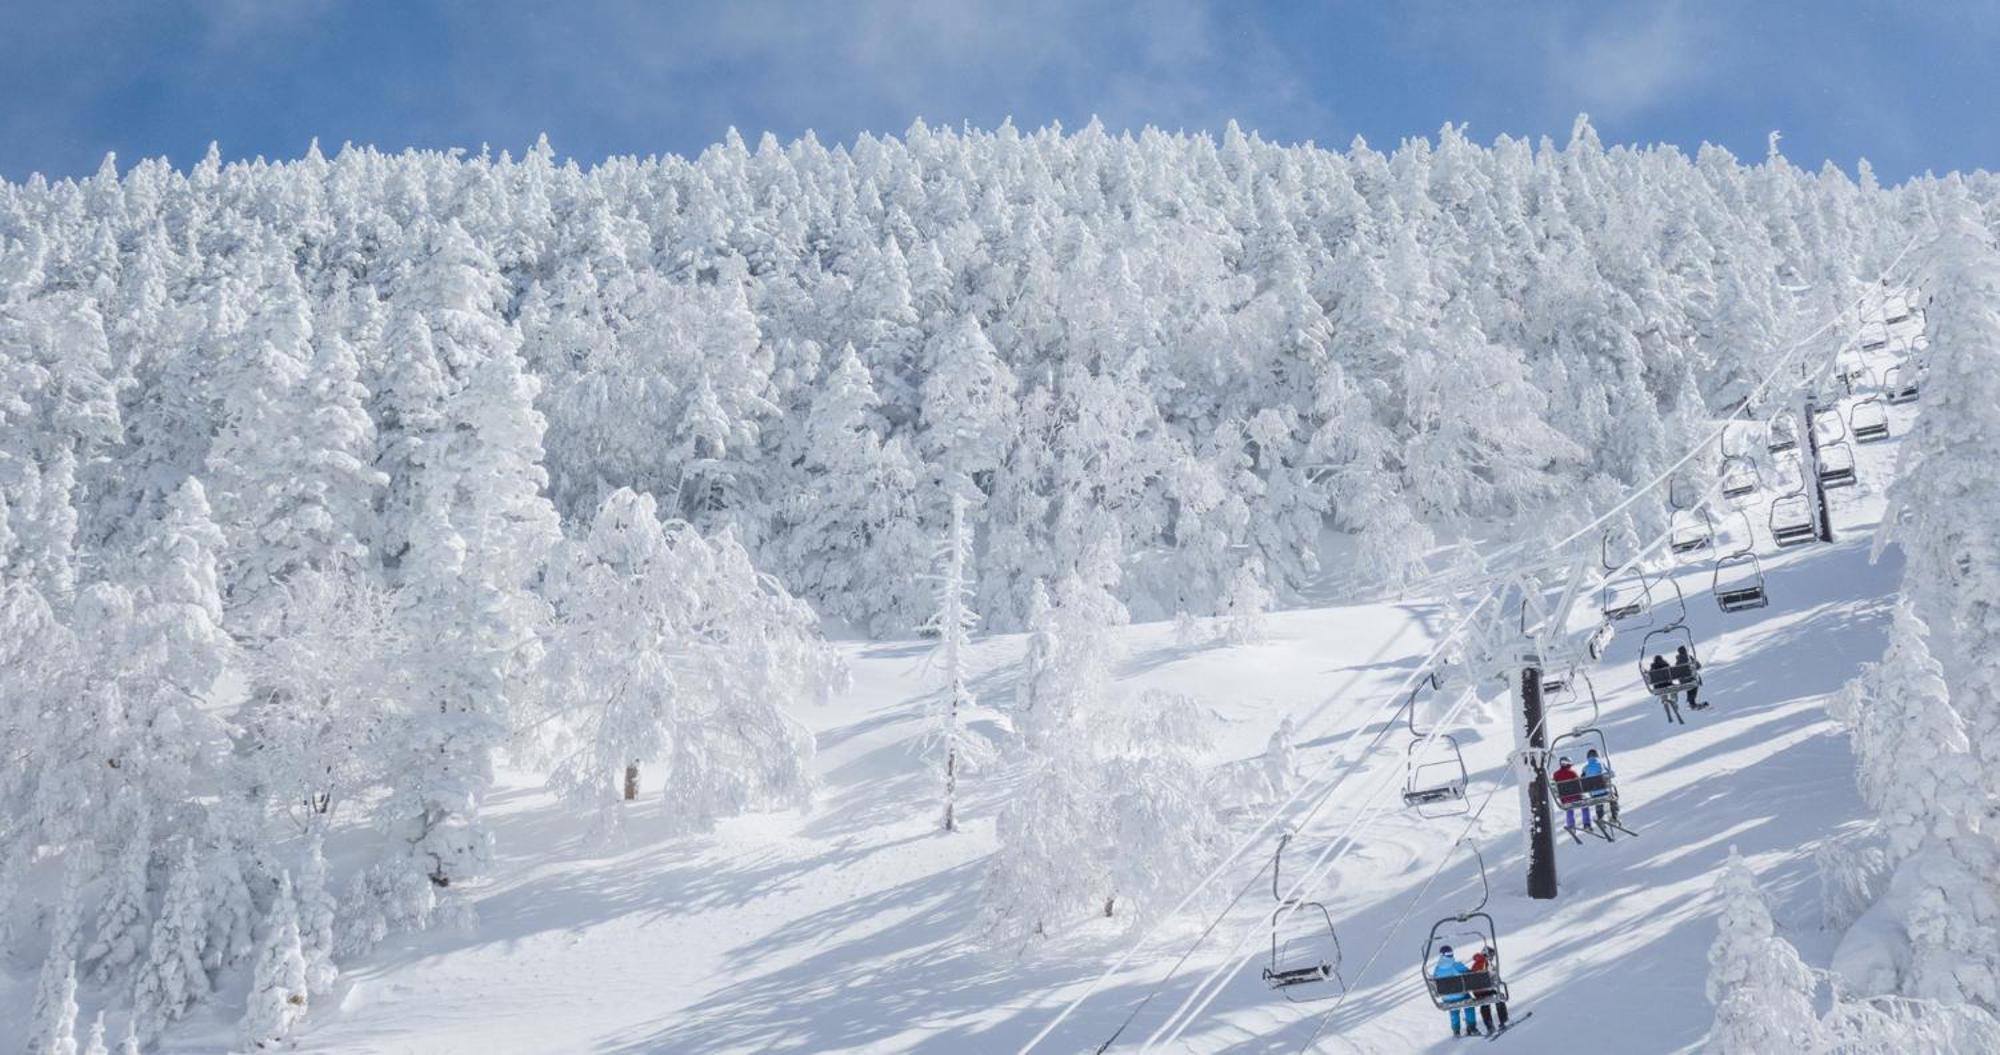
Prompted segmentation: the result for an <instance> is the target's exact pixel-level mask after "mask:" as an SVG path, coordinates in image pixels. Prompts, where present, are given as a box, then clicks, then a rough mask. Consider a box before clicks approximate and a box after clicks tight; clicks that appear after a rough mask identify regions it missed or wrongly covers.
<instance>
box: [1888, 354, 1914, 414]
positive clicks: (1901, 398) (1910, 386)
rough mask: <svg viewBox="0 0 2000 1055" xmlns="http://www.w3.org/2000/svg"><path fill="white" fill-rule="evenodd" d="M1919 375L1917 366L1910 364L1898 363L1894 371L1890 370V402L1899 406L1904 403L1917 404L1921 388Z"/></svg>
mask: <svg viewBox="0 0 2000 1055" xmlns="http://www.w3.org/2000/svg"><path fill="white" fill-rule="evenodd" d="M1918 373H1919V371H1918V369H1917V367H1916V365H1915V364H1914V363H1908V362H1905V363H1898V364H1897V365H1896V367H1895V368H1894V369H1892V370H1890V371H1889V380H1888V384H1887V389H1888V393H1889V402H1891V403H1894V404H1897V405H1898V406H1900V405H1902V404H1904V403H1914V402H1916V401H1917V389H1918V386H1919V381H1918Z"/></svg>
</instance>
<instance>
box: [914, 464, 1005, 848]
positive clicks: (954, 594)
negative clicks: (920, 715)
mask: <svg viewBox="0 0 2000 1055" xmlns="http://www.w3.org/2000/svg"><path fill="white" fill-rule="evenodd" d="M965 501H966V500H965V496H964V495H963V494H956V493H955V494H953V495H952V496H951V519H950V521H949V523H948V525H947V527H946V528H945V535H944V538H943V539H942V540H941V541H940V542H939V543H938V545H937V549H936V551H935V553H934V556H933V560H934V563H935V566H936V569H937V570H936V572H935V573H934V574H933V575H932V582H933V586H934V588H935V590H936V596H937V608H936V609H935V610H934V611H933V613H932V615H931V618H930V620H929V621H928V622H927V623H926V624H925V629H926V630H927V631H928V632H930V633H932V634H935V635H936V636H937V645H936V647H935V648H933V649H932V650H931V659H932V662H934V663H935V664H936V665H937V668H938V672H939V674H940V676H941V678H942V680H943V682H944V686H943V688H942V689H941V690H940V691H939V693H938V694H937V696H936V697H935V699H934V700H933V702H932V704H931V727H932V732H931V735H932V736H933V737H934V739H935V741H936V743H937V751H938V753H939V754H940V755H941V756H942V759H943V766H944V830H945V831H948V832H955V831H957V830H958V776H959V772H960V771H961V770H962V769H964V768H966V767H967V766H968V765H971V764H974V763H976V762H977V761H980V760H984V759H985V758H987V757H988V756H989V755H990V753H991V752H990V748H989V746H988V745H987V744H986V742H985V741H984V740H983V739H982V738H981V737H980V736H979V735H978V734H977V733H975V732H973V731H971V730H970V729H967V728H966V724H965V723H966V721H967V720H968V718H969V716H970V714H971V711H972V706H973V703H974V702H975V700H974V697H973V694H972V688H971V686H970V685H968V684H967V682H968V680H969V674H968V671H967V670H966V655H965V651H966V649H968V648H970V647H971V645H972V640H971V633H972V629H973V628H974V627H976V626H978V625H979V617H978V616H977V615H976V614H974V613H973V610H972V598H973V594H974V582H973V579H972V525H971V524H970V523H969V522H967V520H966V518H965Z"/></svg>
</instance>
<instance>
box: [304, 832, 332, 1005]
mask: <svg viewBox="0 0 2000 1055" xmlns="http://www.w3.org/2000/svg"><path fill="white" fill-rule="evenodd" d="M324 843H325V834H324V831H323V830H322V829H321V828H319V827H318V826H315V827H314V828H313V829H312V830H311V831H309V832H308V833H307V835H306V849H305V859H304V861H303V862H301V864H300V867H299V885H298V905H299V951H300V953H301V955H303V956H304V957H305V965H306V991H307V992H308V993H310V994H312V995H314V996H322V995H325V994H326V993H329V992H332V991H333V983H334V979H336V978H338V977H339V976H340V968H339V966H338V965H336V964H335V963H334V962H333V951H334V946H333V927H334V920H335V917H336V916H337V914H338V913H339V909H340V905H339V902H337V901H335V900H334V897H333V893H332V891H330V890H329V889H328V886H327V871H326V852H325V848H324Z"/></svg>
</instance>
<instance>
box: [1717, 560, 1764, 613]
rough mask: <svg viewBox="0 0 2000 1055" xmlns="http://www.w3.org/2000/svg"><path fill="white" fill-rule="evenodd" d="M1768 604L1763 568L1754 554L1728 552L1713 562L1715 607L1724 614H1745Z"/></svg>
mask: <svg viewBox="0 0 2000 1055" xmlns="http://www.w3.org/2000/svg"><path fill="white" fill-rule="evenodd" d="M1769 603H1770V596H1769V595H1768V594H1767V593H1766V592H1765V590H1764V566H1763V564H1762V562H1760V561H1758V559H1757V555H1756V554H1755V553H1731V554H1728V555H1726V556H1722V557H1717V558H1716V560H1715V604H1716V607H1718V608H1721V609H1722V610H1723V611H1724V612H1747V611H1749V610H1751V609H1753V608H1762V607H1764V606H1765V605H1767V604H1769Z"/></svg>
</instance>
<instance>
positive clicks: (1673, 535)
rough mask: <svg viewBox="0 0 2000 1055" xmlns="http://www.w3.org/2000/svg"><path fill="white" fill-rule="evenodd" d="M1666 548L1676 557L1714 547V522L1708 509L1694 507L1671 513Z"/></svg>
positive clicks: (1709, 549) (1710, 549) (1711, 549)
mask: <svg viewBox="0 0 2000 1055" xmlns="http://www.w3.org/2000/svg"><path fill="white" fill-rule="evenodd" d="M1667 548H1668V549H1671V550H1672V551H1673V552H1674V555H1675V556H1677V557H1680V556H1686V555H1688V554H1690V553H1699V552H1701V551H1703V550H1708V551H1711V552H1712V551H1713V550H1714V549H1715V522H1714V521H1712V520H1710V519H1709V516H1708V510H1706V509H1702V508H1699V507H1696V508H1694V509H1688V510H1682V511H1680V512H1676V513H1675V514H1673V518H1672V523H1671V524H1670V525H1669V530H1668V537H1667Z"/></svg>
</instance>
